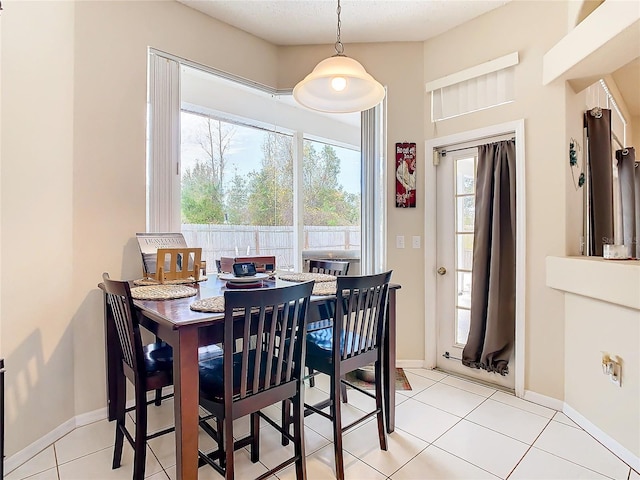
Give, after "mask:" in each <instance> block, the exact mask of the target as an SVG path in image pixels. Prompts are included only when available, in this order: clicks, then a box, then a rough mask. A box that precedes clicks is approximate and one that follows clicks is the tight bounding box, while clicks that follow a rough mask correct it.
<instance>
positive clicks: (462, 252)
mask: <svg viewBox="0 0 640 480" xmlns="http://www.w3.org/2000/svg"><path fill="white" fill-rule="evenodd" d="M456 238H457V241H456V249H457V255H458V258H457V259H456V262H457V263H456V266H457V268H458V269H459V270H460V269H461V270H469V271H471V269H472V267H473V234H472V233H464V234H459V235H456Z"/></svg>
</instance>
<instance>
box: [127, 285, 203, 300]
mask: <svg viewBox="0 0 640 480" xmlns="http://www.w3.org/2000/svg"><path fill="white" fill-rule="evenodd" d="M196 293H198V291H197V290H196V289H195V288H191V287H185V286H183V285H147V286H143V287H133V288H132V289H131V296H132V297H133V298H135V299H136V300H172V299H174V298H186V297H193V296H194V295H195V294H196Z"/></svg>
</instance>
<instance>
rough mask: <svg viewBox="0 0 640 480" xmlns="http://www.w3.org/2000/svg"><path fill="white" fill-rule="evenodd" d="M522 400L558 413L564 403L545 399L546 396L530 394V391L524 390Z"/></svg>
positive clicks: (554, 399) (535, 393)
mask: <svg viewBox="0 0 640 480" xmlns="http://www.w3.org/2000/svg"><path fill="white" fill-rule="evenodd" d="M522 398H524V399H525V400H528V401H530V402H533V403H537V404H538V405H542V406H543V407H547V408H551V409H553V410H557V411H559V412H561V411H562V409H563V407H564V402H563V401H562V400H558V399H557V398H553V397H547V396H546V395H542V394H541V393H537V392H532V391H531V390H525V391H524V395H523V396H522Z"/></svg>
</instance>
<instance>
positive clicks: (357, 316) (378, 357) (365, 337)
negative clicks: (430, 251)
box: [287, 271, 392, 480]
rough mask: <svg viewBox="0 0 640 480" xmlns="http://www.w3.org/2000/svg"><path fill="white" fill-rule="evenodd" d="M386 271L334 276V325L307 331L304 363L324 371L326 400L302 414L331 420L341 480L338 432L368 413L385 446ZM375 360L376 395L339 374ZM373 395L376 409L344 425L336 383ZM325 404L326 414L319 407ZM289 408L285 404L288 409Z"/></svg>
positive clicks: (352, 424)
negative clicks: (327, 382)
mask: <svg viewBox="0 0 640 480" xmlns="http://www.w3.org/2000/svg"><path fill="white" fill-rule="evenodd" d="M391 273H392V272H391V271H388V272H385V273H379V274H376V275H365V276H351V277H349V276H339V277H338V279H337V289H336V307H335V316H334V319H333V326H332V327H327V328H324V329H319V330H314V331H311V332H309V333H307V339H306V346H307V352H306V354H307V355H306V364H307V366H308V367H309V368H310V369H313V370H314V371H317V372H322V373H325V374H327V375H329V377H330V379H331V381H330V393H329V399H328V400H325V401H324V402H321V403H318V404H316V405H306V404H305V407H306V410H305V416H306V415H309V414H312V413H317V414H320V415H322V416H324V417H326V418H328V419H330V420H331V421H332V423H333V441H334V444H333V445H334V454H335V464H336V476H337V478H338V480H343V479H344V461H343V449H342V434H343V432H345V431H346V430H349V429H350V428H352V427H354V426H356V425H359V424H360V423H361V422H363V421H364V420H366V419H368V418H371V417H373V416H376V417H377V420H378V437H379V441H380V449H382V450H386V449H387V436H386V430H385V424H384V410H383V383H382V363H383V354H384V351H383V348H382V347H383V344H384V343H383V342H384V331H385V323H386V321H387V304H388V296H389V281H390V280H391ZM372 363H373V364H374V371H375V394H372V393H370V392H368V391H366V390H364V389H362V388H360V387H358V386H356V385H353V384H351V383H349V382H348V381H346V380H345V378H344V376H345V375H346V374H347V373H349V372H353V371H355V370H357V369H358V368H361V367H365V366H367V365H370V364H372ZM342 384H345V385H348V386H349V387H351V388H353V389H355V390H357V391H359V392H361V393H363V394H364V395H367V396H369V397H371V398H374V399H375V403H376V407H375V410H373V411H371V412H369V413H367V414H365V415H364V416H362V417H361V418H359V419H358V420H356V421H354V422H352V423H350V424H349V425H346V426H343V425H342V418H341V402H340V401H339V397H340V390H341V385H342ZM327 406H329V407H330V409H329V413H326V412H324V411H323V409H324V408H326V407H327ZM288 411H289V409H287V413H288Z"/></svg>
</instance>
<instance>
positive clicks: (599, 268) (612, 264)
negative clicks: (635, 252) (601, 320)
mask: <svg viewBox="0 0 640 480" xmlns="http://www.w3.org/2000/svg"><path fill="white" fill-rule="evenodd" d="M546 267H547V268H546V271H547V275H546V283H547V286H548V287H551V288H554V289H557V290H562V291H564V292H569V293H574V294H576V295H582V296H585V297H591V298H595V299H597V300H601V301H603V302H609V303H614V304H617V305H622V306H624V307H629V308H633V309H636V310H640V261H638V260H604V259H603V258H602V257H547V259H546Z"/></svg>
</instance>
